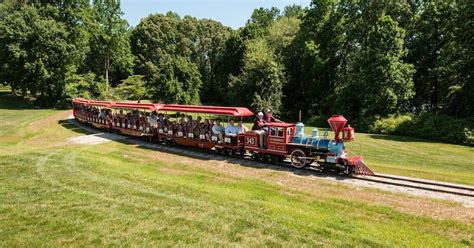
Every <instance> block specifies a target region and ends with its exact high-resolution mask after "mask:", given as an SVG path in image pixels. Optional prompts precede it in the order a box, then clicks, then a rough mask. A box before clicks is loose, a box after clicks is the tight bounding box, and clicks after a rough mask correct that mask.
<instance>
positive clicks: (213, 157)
mask: <svg viewBox="0 0 474 248" xmlns="http://www.w3.org/2000/svg"><path fill="white" fill-rule="evenodd" d="M58 124H60V125H61V126H62V127H64V128H66V129H69V130H71V131H74V132H77V133H80V134H98V133H103V132H105V131H103V130H99V129H95V128H93V127H90V126H88V125H85V124H82V123H79V122H77V121H76V120H75V119H69V120H60V121H58ZM117 135H118V134H117ZM111 140H112V141H115V142H119V143H121V144H125V145H130V146H134V147H138V148H140V149H145V150H150V151H160V152H167V153H171V154H175V155H179V156H186V157H190V158H195V159H201V160H207V161H222V162H227V163H231V164H235V165H239V166H244V167H250V168H254V169H266V170H268V169H270V170H274V171H280V172H289V173H293V174H295V175H298V176H313V177H318V178H332V179H336V180H344V179H348V177H346V176H343V175H340V174H336V173H322V172H321V171H319V170H317V169H313V168H311V169H297V168H294V167H291V165H289V164H283V163H282V164H270V163H263V162H258V161H254V160H251V159H249V158H245V157H241V156H225V155H221V154H217V153H215V152H214V151H210V150H204V149H198V148H190V147H185V146H176V145H175V146H172V145H164V144H160V143H155V142H150V141H146V140H144V139H139V138H134V137H127V138H126V139H111Z"/></svg>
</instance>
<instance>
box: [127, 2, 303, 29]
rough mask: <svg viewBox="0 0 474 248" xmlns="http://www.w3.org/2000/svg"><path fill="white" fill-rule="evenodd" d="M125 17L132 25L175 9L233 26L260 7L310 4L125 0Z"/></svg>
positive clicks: (281, 7) (236, 25) (183, 13)
mask: <svg viewBox="0 0 474 248" xmlns="http://www.w3.org/2000/svg"><path fill="white" fill-rule="evenodd" d="M121 4H122V6H121V7H122V11H123V12H124V13H125V15H124V18H125V19H126V20H127V21H128V23H130V25H132V26H136V25H137V24H138V23H139V22H140V20H141V19H142V18H144V17H147V16H148V15H150V14H154V13H162V14H164V13H166V12H168V11H173V12H176V13H178V14H179V15H180V16H184V15H191V16H194V17H196V18H199V19H201V18H209V19H213V20H216V21H219V22H221V23H223V24H224V25H226V26H229V27H232V28H239V27H242V26H244V25H245V22H246V21H247V20H248V19H249V17H250V15H251V14H252V11H253V10H254V9H256V8H259V7H265V8H269V7H272V6H275V7H278V8H279V9H280V10H282V9H283V8H284V7H285V6H286V5H291V4H297V5H301V6H303V7H306V6H309V4H310V0H304V1H303V0H293V1H291V0H273V1H270V0H194V1H193V0H122V1H121Z"/></svg>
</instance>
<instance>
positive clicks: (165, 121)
mask: <svg viewBox="0 0 474 248" xmlns="http://www.w3.org/2000/svg"><path fill="white" fill-rule="evenodd" d="M73 113H74V116H75V118H76V119H77V120H78V121H80V122H83V123H88V124H90V125H92V126H94V127H96V128H102V129H106V130H108V131H113V132H119V133H122V134H126V135H130V136H135V137H146V138H147V139H149V140H151V141H155V142H160V143H164V144H175V145H181V146H187V147H196V148H201V149H208V150H210V149H214V150H216V151H218V152H222V153H226V154H232V155H234V154H235V155H241V156H243V155H245V154H250V155H251V156H252V157H253V158H254V159H255V160H259V161H263V162H267V161H272V162H277V161H284V160H285V159H289V161H290V162H291V164H292V165H293V166H294V167H297V168H303V167H306V166H310V165H311V166H319V168H320V169H321V170H336V171H339V172H342V173H345V174H366V175H370V174H373V173H372V171H370V169H369V168H367V166H366V165H365V164H364V163H363V160H362V158H361V157H358V156H356V157H351V156H349V155H348V153H347V151H346V148H345V145H344V142H349V141H352V140H353V139H354V129H353V128H352V127H350V126H347V127H346V123H347V120H346V119H345V118H344V117H343V116H341V115H334V116H332V117H331V118H329V119H328V123H329V125H330V126H331V129H332V130H333V131H334V133H335V137H334V138H329V137H328V134H327V132H325V134H324V135H323V136H322V137H321V136H320V135H319V131H318V130H317V129H313V130H312V132H311V135H310V136H307V135H305V132H304V125H303V123H301V122H298V123H297V124H294V123H284V122H267V123H266V126H265V128H264V129H263V130H252V131H246V132H241V133H239V134H237V135H235V136H234V135H233V136H226V135H225V134H221V135H218V134H215V133H213V132H212V131H211V129H210V128H209V125H210V124H211V123H207V125H208V126H207V128H206V125H202V124H203V122H201V120H202V118H206V120H208V119H210V120H213V119H215V120H217V119H221V120H224V121H228V120H229V119H231V118H232V119H242V118H244V117H251V116H254V114H253V113H252V112H251V111H250V110H248V109H247V108H242V107H220V106H194V105H177V104H149V103H146V104H142V103H129V102H108V101H91V100H87V99H81V98H76V99H74V100H73ZM157 115H158V116H160V118H159V120H157V122H156V123H154V122H150V121H149V120H150V118H153V117H155V118H156V116H157ZM193 116H194V118H195V119H193ZM180 118H181V119H180ZM196 123H197V125H196ZM205 123H206V121H204V124H205ZM341 134H342V137H341Z"/></svg>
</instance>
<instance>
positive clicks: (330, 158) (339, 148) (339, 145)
mask: <svg viewBox="0 0 474 248" xmlns="http://www.w3.org/2000/svg"><path fill="white" fill-rule="evenodd" d="M290 144H292V145H295V146H304V147H305V148H306V149H308V150H310V151H311V152H312V153H313V154H314V155H319V156H321V155H322V156H325V162H326V163H334V164H335V163H338V162H339V161H340V159H345V158H346V157H347V156H346V152H345V146H344V142H343V141H342V140H339V141H336V140H334V139H328V138H327V134H326V135H324V137H323V138H321V137H320V136H319V131H318V130H317V129H316V128H315V129H313V130H312V133H311V137H308V136H306V135H305V134H304V124H303V123H301V122H300V123H297V124H296V133H295V135H294V136H293V137H292V138H291V142H290Z"/></svg>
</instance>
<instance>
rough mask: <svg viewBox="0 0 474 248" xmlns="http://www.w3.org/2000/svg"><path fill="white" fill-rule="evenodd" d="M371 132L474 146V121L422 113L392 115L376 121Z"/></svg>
mask: <svg viewBox="0 0 474 248" xmlns="http://www.w3.org/2000/svg"><path fill="white" fill-rule="evenodd" d="M369 132H372V133H382V134H398V135H407V136H413V137H420V138H427V139H432V140H438V141H443V142H448V143H453V144H463V145H469V146H474V119H473V118H467V119H461V118H455V117H451V116H446V115H437V114H432V113H422V114H420V115H412V114H406V115H392V116H389V117H387V118H382V119H378V120H376V121H375V122H374V123H373V124H372V125H371V126H370V127H369Z"/></svg>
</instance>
